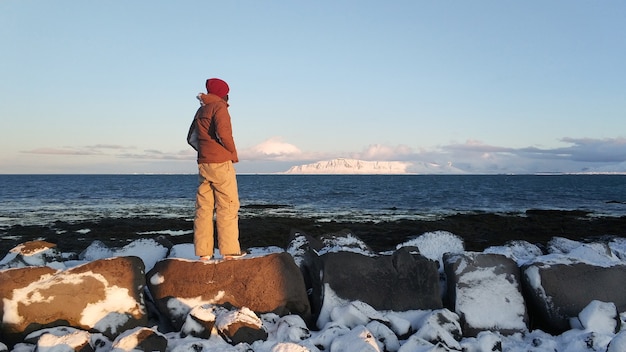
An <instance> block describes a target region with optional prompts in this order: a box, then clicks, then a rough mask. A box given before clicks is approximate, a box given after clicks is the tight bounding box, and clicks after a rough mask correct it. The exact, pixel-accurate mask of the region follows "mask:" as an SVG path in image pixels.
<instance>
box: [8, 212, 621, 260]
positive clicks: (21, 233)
mask: <svg viewBox="0 0 626 352" xmlns="http://www.w3.org/2000/svg"><path fill="white" fill-rule="evenodd" d="M192 228H193V223H192V221H191V220H190V219H188V218H163V217H158V218H154V217H135V218H104V219H99V220H94V221H81V222H72V223H69V222H63V221H57V222H54V223H52V224H49V225H40V226H20V225H15V226H12V227H8V228H3V229H0V255H2V256H4V255H5V254H6V253H7V252H8V251H9V250H10V249H11V248H13V247H15V246H16V245H18V244H20V243H24V242H27V241H31V240H36V239H43V240H46V241H49V242H52V243H56V244H57V246H58V248H59V249H60V250H61V251H63V252H77V253H80V252H81V251H82V250H84V249H85V248H87V247H88V246H89V244H91V242H93V241H94V240H99V241H102V242H104V243H105V244H107V245H108V246H110V247H121V246H123V245H125V244H127V243H130V242H132V241H134V240H137V239H139V238H155V237H157V236H158V235H155V234H154V233H150V232H158V231H168V230H169V231H179V232H183V231H187V232H188V233H185V234H182V235H165V236H166V237H168V239H169V240H170V241H171V242H172V243H174V244H178V243H192V242H193V238H192V234H191V233H190V231H191V230H192ZM86 229H89V232H86V233H85V231H84V230H86ZM345 229H348V230H350V231H351V232H352V233H353V234H354V235H356V236H358V237H359V238H361V239H362V240H363V241H365V242H366V243H367V244H368V245H369V246H370V247H371V248H372V249H373V250H375V251H383V250H388V249H392V248H395V246H396V245H397V244H399V243H402V242H404V241H406V240H408V239H411V238H413V237H417V236H419V235H421V234H423V233H425V232H430V231H440V230H441V231H448V232H451V233H453V234H456V235H457V236H460V237H462V238H463V239H464V241H465V248H466V250H468V251H482V250H483V249H485V248H487V247H489V246H496V245H503V244H505V243H507V242H509V241H512V240H526V241H528V242H531V243H534V244H539V245H540V246H541V245H545V244H546V243H547V242H548V241H549V240H550V239H551V238H553V237H557V236H558V237H565V238H569V239H572V240H582V241H584V240H596V241H597V240H598V239H602V238H604V237H606V238H612V237H626V216H621V217H597V216H592V214H589V213H587V212H584V211H559V210H528V211H527V212H526V213H525V214H523V215H522V216H520V215H519V214H510V215H508V214H493V213H477V214H456V215H450V216H446V217H442V218H440V219H435V220H396V221H382V222H347V221H342V222H335V221H331V222H318V221H317V220H316V219H315V218H292V217H281V216H254V217H242V218H241V219H240V232H241V243H242V246H244V247H266V246H279V247H284V246H285V245H286V244H287V242H288V239H289V236H290V234H291V233H292V231H294V230H298V231H301V232H304V233H307V234H309V235H312V236H321V235H324V234H328V233H334V232H338V231H342V230H345Z"/></svg>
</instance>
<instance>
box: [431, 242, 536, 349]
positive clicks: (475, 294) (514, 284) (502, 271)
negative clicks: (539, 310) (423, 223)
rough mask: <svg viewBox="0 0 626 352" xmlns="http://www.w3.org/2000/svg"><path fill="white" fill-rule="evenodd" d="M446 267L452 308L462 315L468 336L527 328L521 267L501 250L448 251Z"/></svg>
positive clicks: (462, 322)
mask: <svg viewBox="0 0 626 352" xmlns="http://www.w3.org/2000/svg"><path fill="white" fill-rule="evenodd" d="M443 258H444V269H445V272H446V276H447V282H448V290H447V291H448V299H449V301H450V305H451V307H450V308H451V309H452V310H453V311H454V312H456V313H457V314H458V315H459V317H460V318H461V327H462V330H463V334H464V335H465V336H472V337H475V336H477V335H478V333H480V332H481V331H498V332H500V333H503V334H512V333H516V332H524V331H527V330H528V313H527V311H526V303H525V301H524V296H523V294H522V285H521V279H520V269H519V267H518V266H517V264H516V263H515V261H513V260H512V259H509V258H507V257H505V256H503V255H499V254H483V253H474V252H466V253H464V254H445V255H444V257H443Z"/></svg>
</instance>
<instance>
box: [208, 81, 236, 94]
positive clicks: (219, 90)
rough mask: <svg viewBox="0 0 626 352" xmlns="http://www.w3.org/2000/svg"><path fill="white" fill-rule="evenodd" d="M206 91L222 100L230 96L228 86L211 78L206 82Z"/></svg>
mask: <svg viewBox="0 0 626 352" xmlns="http://www.w3.org/2000/svg"><path fill="white" fill-rule="evenodd" d="M206 91H207V92H208V93H211V94H215V95H217V96H218V97H220V98H224V97H225V96H227V95H228V92H229V91H230V88H228V84H227V83H226V82H224V81H222V80H221V79H219V78H209V79H207V80H206Z"/></svg>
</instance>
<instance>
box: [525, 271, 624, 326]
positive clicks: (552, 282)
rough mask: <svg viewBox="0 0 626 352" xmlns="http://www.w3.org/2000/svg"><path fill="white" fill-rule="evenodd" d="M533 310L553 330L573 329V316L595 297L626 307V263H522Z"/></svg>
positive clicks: (540, 323)
mask: <svg viewBox="0 0 626 352" xmlns="http://www.w3.org/2000/svg"><path fill="white" fill-rule="evenodd" d="M522 273H523V275H522V278H523V280H524V284H525V285H524V289H525V291H526V295H527V297H528V306H529V310H531V312H532V313H534V314H536V315H537V316H538V318H539V319H538V327H539V328H541V329H543V330H545V331H549V332H551V333H563V332H565V331H566V330H569V329H570V327H571V326H570V319H571V318H576V317H577V316H578V314H579V313H580V312H581V311H582V310H583V309H584V308H585V307H587V306H588V305H589V303H591V302H592V301H594V300H597V301H602V302H612V303H614V304H615V307H616V308H617V310H618V311H619V312H623V311H625V310H626V295H624V287H626V266H624V265H615V266H608V267H602V266H595V265H590V264H586V263H582V262H576V263H571V264H549V263H542V262H536V263H532V264H529V265H526V266H524V267H522Z"/></svg>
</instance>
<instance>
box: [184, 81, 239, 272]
mask: <svg viewBox="0 0 626 352" xmlns="http://www.w3.org/2000/svg"><path fill="white" fill-rule="evenodd" d="M206 89H207V94H203V93H200V94H199V95H198V100H200V108H199V109H198V111H197V112H196V115H195V116H194V119H193V122H192V123H191V127H190V128H189V133H188V134H187V142H188V143H189V145H191V146H192V147H193V148H194V149H195V150H196V151H197V152H198V174H199V186H198V191H197V193H196V213H195V218H194V226H193V227H194V229H193V230H194V234H193V242H194V247H195V253H196V255H197V256H199V257H200V259H201V260H210V259H211V258H212V257H213V251H214V234H213V232H214V224H213V218H214V216H215V224H216V226H215V227H216V228H217V244H218V248H219V251H220V253H221V254H222V257H223V258H224V259H233V258H237V257H241V256H243V255H245V254H246V253H245V252H244V251H242V250H241V247H240V244H239V193H238V191H237V178H236V174H235V168H234V165H233V164H234V163H236V162H238V161H239V159H238V157H237V148H236V147H235V141H234V139H233V132H232V125H231V122H230V114H229V113H228V106H229V105H228V93H229V91H230V88H229V87H228V84H227V83H226V82H224V81H223V80H221V79H219V78H210V79H208V80H207V81H206Z"/></svg>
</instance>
